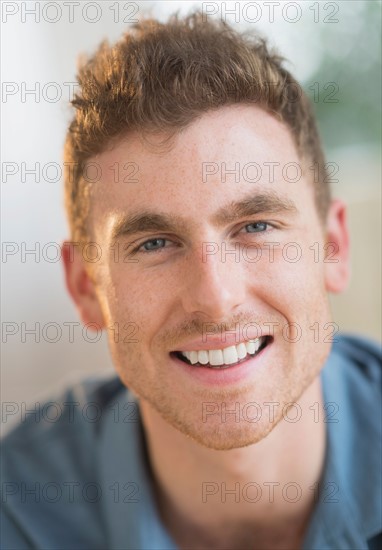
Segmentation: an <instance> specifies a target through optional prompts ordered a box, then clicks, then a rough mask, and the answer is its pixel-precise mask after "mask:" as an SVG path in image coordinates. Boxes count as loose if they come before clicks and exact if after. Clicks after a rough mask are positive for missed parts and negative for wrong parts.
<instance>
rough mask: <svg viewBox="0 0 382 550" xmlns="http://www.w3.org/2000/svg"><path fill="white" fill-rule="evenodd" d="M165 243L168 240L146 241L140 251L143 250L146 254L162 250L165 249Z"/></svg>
mask: <svg viewBox="0 0 382 550" xmlns="http://www.w3.org/2000/svg"><path fill="white" fill-rule="evenodd" d="M165 243H166V239H150V240H149V241H146V242H145V243H143V244H142V245H140V247H139V248H138V250H139V249H141V248H143V250H144V251H145V252H151V251H156V250H160V249H161V248H164V245H165Z"/></svg>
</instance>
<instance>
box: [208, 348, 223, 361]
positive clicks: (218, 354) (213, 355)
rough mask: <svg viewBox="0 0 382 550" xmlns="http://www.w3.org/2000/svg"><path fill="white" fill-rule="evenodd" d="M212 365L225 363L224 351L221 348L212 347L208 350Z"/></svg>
mask: <svg viewBox="0 0 382 550" xmlns="http://www.w3.org/2000/svg"><path fill="white" fill-rule="evenodd" d="M208 355H209V358H210V360H209V363H210V365H224V359H223V352H222V350H221V349H211V350H209V352H208Z"/></svg>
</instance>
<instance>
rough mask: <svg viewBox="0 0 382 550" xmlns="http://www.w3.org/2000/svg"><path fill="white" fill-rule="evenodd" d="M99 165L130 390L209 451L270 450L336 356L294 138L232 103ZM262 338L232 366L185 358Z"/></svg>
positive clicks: (96, 213) (101, 266)
mask: <svg viewBox="0 0 382 550" xmlns="http://www.w3.org/2000/svg"><path fill="white" fill-rule="evenodd" d="M160 138H163V136H160ZM157 141H158V138H155V137H154V136H152V138H150V143H152V144H155V143H157ZM94 160H95V161H96V162H97V163H99V164H100V166H101V169H102V174H103V176H102V180H101V181H100V182H98V183H97V184H94V185H93V190H92V197H91V204H92V211H91V226H92V231H93V234H92V239H93V240H94V241H96V242H97V243H98V244H99V245H100V247H101V249H102V260H101V262H99V263H98V264H96V265H95V266H94V269H95V280H96V292H97V296H98V299H99V303H100V304H101V308H102V314H103V318H104V322H105V326H106V327H107V329H108V334H109V345H110V348H111V352H112V356H113V360H114V363H115V365H116V368H117V370H118V373H119V375H120V377H121V379H122V381H123V382H124V383H125V385H126V386H128V387H129V388H131V389H132V390H133V392H134V393H136V394H137V395H138V396H139V397H140V398H141V399H143V400H145V401H146V403H147V404H148V405H149V406H151V407H153V408H154V409H155V410H156V411H157V412H159V413H160V414H161V415H162V417H163V418H165V420H167V421H168V422H169V423H170V424H171V425H172V426H174V427H176V428H178V429H179V430H180V431H182V432H183V433H185V434H188V435H190V436H191V437H192V438H194V439H195V440H197V441H199V442H200V443H202V444H203V445H205V446H207V447H210V448H216V449H229V448H234V447H241V446H245V445H248V444H250V443H255V442H257V441H259V440H261V439H262V438H263V437H265V435H267V433H269V431H270V430H271V429H272V428H273V427H274V426H275V425H276V424H277V423H278V422H279V420H280V419H281V418H282V411H283V407H284V405H285V404H286V403H288V402H293V401H296V400H297V399H298V398H299V397H300V396H301V394H302V393H303V392H304V390H305V389H306V388H307V387H308V386H309V385H310V383H311V382H312V381H313V379H314V378H315V377H316V375H317V374H318V373H319V371H320V369H321V367H322V366H323V363H324V361H325V359H326V357H327V355H328V353H329V349H330V343H328V342H329V340H330V338H329V337H330V333H331V331H330V330H329V328H330V327H329V328H328V326H326V328H325V325H326V323H328V322H330V320H331V319H330V313H329V307H328V299H327V281H326V275H325V264H323V262H322V256H321V255H322V253H323V250H324V244H325V235H324V230H323V228H322V225H321V223H320V221H319V217H318V214H317V211H316V206H315V202H314V194H313V187H312V184H311V183H310V181H308V178H309V177H311V175H312V174H313V172H312V171H309V170H304V169H302V171H303V173H302V175H301V177H298V170H297V169H296V166H300V165H301V161H300V159H299V157H298V155H297V152H296V150H295V146H294V144H293V140H292V137H291V135H290V133H289V131H288V129H287V128H286V127H285V126H284V125H282V124H281V123H280V122H279V121H277V120H276V119H275V118H273V117H272V116H271V115H269V114H267V113H266V112H265V111H263V110H261V109H259V108H258V107H254V106H246V105H240V106H238V105H236V106H230V107H224V108H221V109H219V110H217V111H214V112H210V113H207V114H205V115H203V116H202V117H201V118H200V119H199V120H197V121H196V122H194V123H193V124H192V125H190V126H189V127H188V128H187V129H186V130H184V131H182V132H181V133H180V134H179V135H177V137H176V139H175V142H174V146H173V147H172V148H171V149H170V150H167V151H163V150H162V149H156V148H155V147H152V146H150V145H149V144H148V143H147V142H144V141H142V139H141V138H140V137H139V136H138V135H137V134H134V135H130V136H128V138H126V140H121V141H120V142H119V143H118V144H117V146H116V147H114V149H113V150H109V151H107V152H104V153H103V154H101V155H99V156H97V157H96V158H95V159H94ZM127 163H135V164H129V165H127V166H126V164H127ZM254 163H256V164H257V166H256V165H255V164H254ZM290 163H295V164H294V165H293V164H290ZM134 166H137V167H138V171H137V172H136V173H134V172H135V169H134ZM116 167H118V169H119V177H116V176H115V174H116V170H117V168H116ZM235 167H236V171H237V176H235V174H234V173H232V172H231V173H229V170H234V169H235ZM301 168H302V167H301ZM273 170H274V172H273V174H272V171H273ZM225 171H226V173H225V174H224V172H225ZM260 173H261V176H260ZM309 174H310V176H309ZM124 179H125V181H123V180H124ZM134 179H135V180H136V181H133V180H134ZM118 180H119V181H118ZM234 203H238V205H237V207H235V206H233V204H234ZM166 220H167V223H165V221H166ZM317 254H319V261H317ZM315 260H316V261H315ZM328 336H329V337H328ZM257 338H260V340H259V341H258V342H257V344H261V346H264V345H265V347H264V349H260V351H259V352H258V353H256V354H255V355H249V354H248V355H245V357H243V358H242V359H241V361H240V362H239V363H237V362H236V363H235V364H233V365H232V366H229V367H228V368H211V367H210V366H208V365H206V366H201V365H200V363H198V364H196V365H191V364H189V363H188V362H185V361H183V360H182V359H181V358H180V357H181V356H180V353H179V352H182V351H188V352H191V351H194V352H197V351H203V352H204V353H202V355H200V354H199V353H198V354H197V355H195V353H194V354H192V355H189V357H190V358H192V359H193V360H194V359H195V357H196V358H197V359H198V360H199V359H200V358H201V360H202V359H203V360H206V358H207V359H208V360H210V359H211V362H217V363H219V362H220V363H221V362H222V359H221V358H222V357H223V360H224V358H228V359H227V361H228V362H229V361H230V360H231V361H233V360H235V355H234V354H235V351H236V352H237V353H239V355H238V356H237V358H239V356H240V354H243V355H244V351H243V350H245V353H247V350H248V348H247V346H246V347H245V348H243V345H241V346H240V345H239V344H245V342H248V340H256V339H257ZM325 339H326V341H324V340H325ZM236 345H237V346H238V347H236V348H234V349H233V350H232V349H231V351H228V352H224V351H222V353H220V350H224V348H227V347H231V348H232V346H236ZM255 346H256V342H255ZM210 350H215V353H212V354H211V352H210ZM249 350H250V351H251V350H252V353H253V350H254V347H253V346H252V348H251V346H250V345H249ZM231 352H232V353H231ZM215 366H216V365H215ZM225 366H226V365H225ZM253 403H256V404H257V405H251V404H253ZM266 403H276V404H277V405H275V406H272V405H271V406H270V405H265V404H266ZM224 411H226V413H227V414H226V416H225V415H224ZM230 411H231V412H232V411H236V413H237V414H228V413H229V412H230ZM272 411H273V413H274V417H273V418H272V416H271V415H270V412H272ZM284 411H285V409H284ZM224 420H225V421H224Z"/></svg>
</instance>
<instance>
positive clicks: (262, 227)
mask: <svg viewBox="0 0 382 550" xmlns="http://www.w3.org/2000/svg"><path fill="white" fill-rule="evenodd" d="M267 227H268V224H267V223H265V222H254V223H249V224H247V225H246V226H245V229H247V228H251V229H249V230H248V231H247V233H260V232H262V231H266V230H267Z"/></svg>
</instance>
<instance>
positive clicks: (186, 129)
mask: <svg viewBox="0 0 382 550" xmlns="http://www.w3.org/2000/svg"><path fill="white" fill-rule="evenodd" d="M78 81H79V84H80V86H81V91H80V93H79V94H78V95H77V97H76V99H75V100H74V101H73V104H74V107H75V108H76V114H75V117H74V119H73V121H72V123H71V125H70V127H69V131H68V135H67V141H66V146H65V165H66V168H67V173H66V181H65V185H66V206H67V211H68V216H69V222H70V228H71V239H70V241H67V242H66V243H65V244H64V246H63V255H64V264H65V273H66V281H67V287H68V290H69V292H70V294H71V296H72V298H73V299H74V301H75V303H76V305H77V308H78V310H79V313H80V315H81V318H82V320H83V322H84V323H85V324H87V325H88V326H89V327H93V328H95V329H98V328H101V329H104V330H106V331H107V333H108V339H109V346H110V351H111V354H112V357H113V361H114V364H115V367H116V369H117V372H118V377H117V378H113V379H112V380H106V381H105V380H91V381H86V382H84V383H83V384H81V385H79V386H77V387H75V388H73V389H71V390H70V391H69V392H68V393H67V394H66V395H65V396H63V397H62V398H61V399H60V400H59V401H56V402H55V403H56V406H57V403H58V404H59V410H60V411H61V414H60V418H59V421H57V422H49V418H50V416H49V414H48V413H47V412H46V411H49V404H47V405H45V407H46V408H45V412H46V414H45V415H43V416H42V419H41V421H40V422H39V423H37V424H36V423H35V424H36V425H34V423H33V422H32V421H31V422H29V423H27V424H26V425H23V426H21V427H19V428H18V429H16V430H14V431H13V432H12V433H11V434H10V435H9V436H8V438H7V440H6V442H5V444H4V447H5V450H4V458H3V467H4V473H3V503H4V504H3V522H4V531H5V536H4V548H60V549H62V548H83V549H85V548H86V549H89V548H92V549H94V548H100V549H101V548H129V549H133V548H134V549H138V548H139V549H144V550H146V549H149V548H150V549H151V548H152V549H154V548H163V549H164V548H165V549H168V548H181V549H184V548H189V549H191V548H192V549H202V548H213V549H218V548H219V549H220V548H227V549H235V550H236V549H243V548H248V549H252V550H253V549H261V550H265V549H267V550H276V549H297V548H317V549H318V548H319V549H320V550H321V549H323V548H333V549H334V548H349V549H350V548H351V549H355V548H377V547H379V546H380V544H381V542H382V526H381V510H380V492H381V484H380V440H381V437H380V436H381V424H380V418H379V416H380V394H381V392H380V381H381V368H380V358H379V351H378V346H377V345H376V344H373V343H371V342H368V341H366V340H364V339H361V338H359V337H345V336H339V335H338V334H336V332H337V329H336V325H335V324H334V323H333V322H332V319H331V314H330V308H329V303H328V292H341V291H342V290H343V289H344V288H345V287H346V284H347V281H348V276H349V275H348V272H349V267H348V247H349V245H348V240H349V238H348V230H347V225H346V209H345V206H344V204H343V203H342V202H341V201H340V200H334V199H332V198H331V196H330V190H329V186H328V183H327V182H328V178H327V174H326V172H325V160H324V157H323V153H322V149H321V145H320V140H319V137H318V133H317V130H316V125H315V122H314V117H313V114H312V111H311V109H310V106H309V102H308V100H307V98H306V96H305V95H304V94H303V92H302V91H301V89H300V87H299V86H298V84H297V82H296V81H295V80H294V78H293V77H292V76H291V75H290V74H289V73H288V72H287V71H286V70H285V68H283V65H282V61H281V59H280V58H279V57H278V56H276V55H274V54H272V53H270V52H269V51H268V49H267V47H266V44H265V43H264V42H263V41H261V40H258V39H253V38H252V39H249V38H244V37H243V36H240V35H238V34H236V33H235V32H234V31H233V30H232V29H230V28H229V27H228V26H226V25H225V24H223V23H220V24H219V23H217V22H212V21H204V20H203V18H202V16H201V15H200V14H198V13H196V14H193V15H191V16H189V17H188V18H185V19H183V20H182V19H179V18H178V17H175V16H174V17H173V18H171V19H170V21H169V22H168V23H167V24H159V23H158V22H156V21H153V20H146V21H143V22H141V23H140V24H137V25H135V26H134V28H133V30H132V31H131V32H129V33H127V34H126V35H125V36H124V38H123V39H122V40H121V41H120V42H119V43H117V44H116V45H115V46H113V47H110V46H109V45H108V44H107V43H103V44H102V45H101V46H100V48H99V50H98V52H97V53H96V54H95V55H94V57H93V58H91V59H90V60H89V61H88V62H87V63H86V64H84V65H83V67H82V68H81V70H80V73H79V77H78ZM94 251H95V254H96V256H94ZM94 258H96V261H95V260H94ZM51 406H52V405H51Z"/></svg>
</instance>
